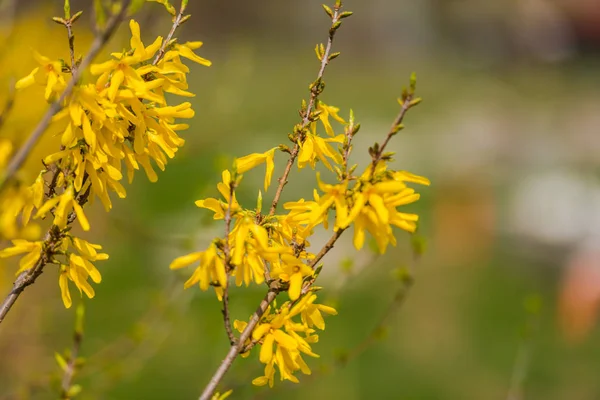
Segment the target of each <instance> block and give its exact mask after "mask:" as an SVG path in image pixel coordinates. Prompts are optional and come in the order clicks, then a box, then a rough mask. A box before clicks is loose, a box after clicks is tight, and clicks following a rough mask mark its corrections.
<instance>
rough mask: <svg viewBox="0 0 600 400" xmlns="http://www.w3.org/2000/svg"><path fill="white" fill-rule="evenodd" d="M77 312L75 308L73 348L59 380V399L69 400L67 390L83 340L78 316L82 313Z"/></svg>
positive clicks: (71, 382)
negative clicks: (60, 380)
mask: <svg viewBox="0 0 600 400" xmlns="http://www.w3.org/2000/svg"><path fill="white" fill-rule="evenodd" d="M79 313H80V311H79V310H77V317H76V322H75V332H74V333H73V348H72V349H71V354H70V357H69V362H68V364H67V368H66V369H65V373H64V375H63V379H62V382H61V389H62V393H61V399H63V400H69V399H70V398H71V395H70V394H69V391H70V390H71V386H72V385H73V378H74V377H75V372H76V369H77V357H78V356H79V351H80V350H81V342H82V341H83V330H82V329H81V326H80V325H82V323H83V322H82V321H79V319H80V318H83V314H82V315H79Z"/></svg>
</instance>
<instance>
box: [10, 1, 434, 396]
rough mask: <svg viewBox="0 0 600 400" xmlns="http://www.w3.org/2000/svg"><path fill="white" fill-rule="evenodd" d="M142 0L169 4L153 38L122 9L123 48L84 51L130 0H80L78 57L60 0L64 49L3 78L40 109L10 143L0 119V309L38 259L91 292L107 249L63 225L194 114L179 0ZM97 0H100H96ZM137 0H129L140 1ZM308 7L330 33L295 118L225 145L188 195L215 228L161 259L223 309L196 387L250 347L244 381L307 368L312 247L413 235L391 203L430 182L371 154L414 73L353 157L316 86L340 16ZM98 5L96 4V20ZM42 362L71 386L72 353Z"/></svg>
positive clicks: (67, 298)
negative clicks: (305, 177) (30, 126)
mask: <svg viewBox="0 0 600 400" xmlns="http://www.w3.org/2000/svg"><path fill="white" fill-rule="evenodd" d="M155 2H158V3H160V4H162V5H163V6H164V7H165V9H166V10H167V11H168V12H169V13H170V14H171V15H172V18H173V26H172V29H171V31H170V32H169V34H168V36H167V37H165V38H163V37H160V36H159V37H157V38H156V39H155V40H154V41H152V42H151V43H144V42H143V41H142V39H141V28H140V25H139V24H138V23H137V22H136V21H135V20H134V19H130V20H129V22H128V27H129V32H130V36H131V38H130V40H129V46H128V47H127V48H126V49H122V50H120V51H116V52H112V53H110V56H109V57H107V59H104V60H100V61H94V57H95V56H96V55H97V54H99V53H100V50H101V49H102V48H103V47H104V46H105V45H106V43H107V41H108V38H109V37H110V36H111V35H112V33H113V32H114V30H115V29H116V27H117V26H118V24H119V22H121V21H123V20H125V19H126V18H127V16H128V13H129V11H130V10H131V9H130V8H129V7H130V2H129V1H127V0H125V1H123V2H122V3H120V2H113V1H109V2H103V1H96V2H95V7H96V13H97V15H98V20H99V21H101V23H100V25H101V26H100V27H99V28H98V32H97V33H96V35H95V37H94V39H93V41H91V44H90V50H89V52H88V53H87V54H86V55H85V56H79V55H78V53H77V52H76V50H75V48H74V35H73V32H72V26H73V24H74V23H75V22H76V21H77V20H78V19H79V17H80V16H81V12H78V13H75V14H73V15H72V14H71V12H70V4H69V0H65V15H64V18H63V17H55V18H54V21H55V22H57V23H58V24H60V25H62V26H63V27H64V28H65V29H66V31H67V38H68V50H69V55H70V61H65V60H62V59H59V58H57V57H55V56H50V55H48V54H42V53H43V51H41V52H38V51H34V52H33V53H32V58H33V60H35V66H33V67H32V68H31V69H30V70H29V71H28V74H24V76H23V77H22V78H21V79H19V80H18V81H17V82H16V84H15V89H16V93H15V96H16V98H18V97H19V96H20V95H21V94H22V93H24V92H25V91H36V98H37V99H38V100H39V102H40V103H50V107H49V109H48V111H47V112H46V114H44V116H43V117H42V118H41V120H40V123H39V124H38V126H37V127H36V128H35V129H34V130H33V132H32V134H31V136H30V138H29V139H28V140H27V141H24V142H23V143H18V146H16V145H15V137H14V136H13V135H11V134H8V135H6V136H4V135H3V130H0V135H3V136H0V172H1V174H0V206H1V208H0V241H2V240H5V241H6V240H10V241H11V243H12V245H8V246H3V249H2V250H0V258H7V257H12V256H20V259H19V268H18V270H17V275H18V277H17V280H16V282H15V284H14V286H13V289H12V290H11V292H10V293H9V295H8V296H7V297H6V299H5V300H4V301H3V303H2V304H1V305H0V322H2V320H3V319H4V317H5V316H6V314H7V313H8V312H9V310H10V309H11V307H12V305H13V304H14V303H15V301H16V300H17V298H18V297H19V295H20V294H21V293H22V292H23V290H24V289H25V288H26V287H27V286H29V285H31V284H33V283H34V282H35V280H36V278H37V277H38V276H39V275H40V274H41V273H42V271H43V270H47V269H48V268H49V267H48V265H53V266H55V267H56V271H57V272H58V274H57V275H58V284H59V288H60V292H61V296H62V300H63V303H64V305H65V307H67V308H69V307H71V305H72V303H73V299H72V290H71V289H72V288H73V287H75V289H76V290H77V291H79V293H80V295H83V294H85V295H86V296H87V297H89V298H91V297H94V294H95V289H94V286H93V285H92V283H93V284H98V283H100V282H101V280H102V275H101V272H100V269H98V268H97V266H96V264H97V262H98V261H102V260H106V259H107V258H108V254H106V253H104V252H103V251H102V246H101V245H99V244H94V243H90V242H89V241H87V240H85V239H84V238H83V237H81V236H80V235H79V234H78V233H76V232H77V231H78V229H77V228H80V229H81V230H82V231H83V232H86V231H89V230H90V229H91V224H90V222H89V220H88V218H87V216H86V208H87V207H88V205H90V204H92V203H94V202H96V201H98V202H100V203H101V204H102V206H103V207H104V209H105V210H106V211H107V212H108V211H110V209H111V208H112V201H113V200H114V199H115V197H118V198H125V197H126V189H125V186H124V185H123V181H124V180H125V175H126V176H127V181H128V182H131V181H132V180H133V178H134V176H135V174H136V171H139V170H141V169H142V170H144V173H145V175H146V176H147V178H148V179H149V180H150V181H152V182H154V181H156V180H157V178H158V175H157V172H156V168H158V169H160V170H164V169H165V166H166V164H167V163H168V161H169V159H171V158H173V157H174V156H175V155H176V154H177V152H178V150H179V148H180V147H181V146H183V144H184V143H185V141H184V139H183V138H182V137H180V132H181V131H184V130H186V129H187V128H188V125H187V124H186V123H185V122H184V121H185V120H188V119H190V118H193V117H194V110H193V109H192V106H191V103H190V102H188V101H185V99H181V98H182V97H183V98H188V97H192V96H194V94H193V93H192V92H190V91H189V88H188V83H187V74H188V73H189V68H188V66H187V65H186V63H185V62H184V61H191V62H194V63H198V64H201V65H204V66H209V65H210V62H209V61H208V60H206V59H204V58H202V57H200V56H199V55H198V54H196V52H195V50H197V49H198V48H200V47H201V45H202V43H201V42H179V41H177V40H176V39H175V38H174V37H173V35H174V32H175V30H176V29H177V28H178V27H179V26H180V25H181V24H182V23H184V22H185V21H187V20H188V19H189V15H185V10H186V7H187V0H182V2H181V5H180V7H179V10H177V9H176V8H175V7H174V6H173V5H171V4H170V3H169V2H168V1H167V0H155ZM107 3H108V5H110V7H108V8H106V9H105V8H104V5H106V4H107ZM140 3H141V2H140V1H134V2H133V3H132V4H131V5H132V6H133V7H139V5H140ZM98 7H99V8H98ZM323 7H324V9H325V12H326V13H327V15H328V16H329V18H330V20H331V26H330V28H329V36H328V39H327V43H326V44H319V45H317V46H316V48H315V53H316V57H317V59H318V61H319V70H318V74H317V78H316V79H315V80H314V81H313V82H312V83H311V84H310V86H309V97H308V99H307V100H304V101H303V102H302V105H301V108H300V110H299V113H300V116H301V119H300V121H299V122H298V123H297V124H296V125H295V126H294V127H293V129H292V131H291V133H290V134H288V139H289V142H290V143H288V144H279V145H277V146H274V147H271V148H269V149H267V150H266V151H265V152H264V153H253V154H249V155H245V156H242V157H239V158H237V159H235V162H234V164H233V166H232V168H230V169H227V170H225V171H223V172H222V176H221V180H222V181H221V182H220V183H219V184H218V185H217V190H218V193H219V195H216V196H215V197H210V198H205V199H200V200H198V201H196V205H197V206H198V207H199V208H202V209H205V210H208V211H209V212H211V213H212V216H213V218H214V219H215V220H219V221H222V222H223V235H222V236H220V237H217V238H215V239H214V240H212V241H211V243H210V244H209V245H208V247H207V248H206V249H201V250H200V251H196V252H193V253H191V254H186V255H183V256H181V257H179V258H177V259H175V260H174V261H173V262H172V263H171V264H170V268H171V269H179V268H184V267H188V266H193V267H194V269H193V271H192V272H191V274H190V276H189V278H188V279H187V281H186V282H185V284H184V287H185V288H189V287H192V286H196V285H197V286H198V287H199V288H200V289H201V290H203V291H206V290H209V289H210V288H211V287H212V289H211V290H214V292H215V295H216V296H217V298H218V299H219V301H221V302H222V306H223V315H224V327H225V331H226V333H227V336H228V339H229V342H230V344H231V347H230V350H229V353H228V354H227V356H226V357H225V358H224V360H223V362H222V363H221V365H220V366H219V368H218V369H217V371H216V372H215V375H214V376H213V378H212V379H211V381H210V383H209V384H208V385H207V386H206V388H205V390H204V392H203V394H202V396H201V399H210V398H213V399H224V398H226V397H227V396H229V395H230V394H231V391H225V392H223V393H222V394H219V393H218V392H216V389H217V386H218V385H219V382H220V381H221V379H222V378H223V376H224V374H225V373H226V372H227V369H228V368H229V366H230V365H231V363H232V362H233V361H234V359H235V358H236V357H237V356H238V355H242V356H248V355H249V354H250V353H251V352H252V350H253V349H254V348H255V347H258V358H259V361H260V362H261V363H262V364H264V372H263V374H262V375H261V376H258V377H256V378H255V379H254V380H253V381H252V383H253V384H254V385H257V386H263V385H269V386H271V387H272V386H273V385H274V381H275V377H276V375H278V377H279V379H280V380H289V381H291V382H299V379H298V374H299V373H303V374H311V369H310V366H309V364H310V361H309V360H308V357H318V354H316V353H315V352H314V351H313V347H312V345H313V344H314V343H316V342H318V340H319V332H320V331H323V330H324V329H325V318H324V317H325V316H326V315H335V314H337V311H336V310H335V309H334V308H332V307H330V306H327V305H325V304H321V303H320V302H319V301H318V299H317V291H318V290H320V289H321V288H320V287H317V286H315V283H316V281H317V279H318V277H319V273H320V272H321V270H322V268H324V267H326V266H324V264H323V263H322V260H323V258H324V257H325V256H326V254H327V253H328V252H329V251H330V250H331V249H332V248H333V246H334V245H335V244H336V242H337V240H338V239H339V238H340V237H341V236H342V234H344V232H346V231H349V230H351V231H352V234H353V245H354V247H355V248H356V250H361V249H362V248H363V247H364V244H365V241H366V237H367V234H369V235H370V236H371V237H372V238H373V239H374V241H375V242H376V244H377V248H378V250H379V252H380V253H385V252H386V250H387V249H388V247H389V246H390V245H392V246H395V245H396V240H397V239H396V233H397V232H398V230H400V231H406V232H410V233H413V232H415V230H416V228H417V222H418V219H419V218H418V215H416V214H413V213H409V212H406V211H405V208H404V206H406V205H408V204H411V203H414V202H416V201H417V200H418V199H419V194H418V193H416V192H415V189H413V188H412V187H411V185H412V184H418V185H429V180H428V179H427V178H424V177H421V176H418V175H414V174H412V173H410V172H407V171H403V170H397V169H395V168H394V167H393V165H392V161H393V159H392V157H393V153H390V152H386V148H387V145H388V143H389V141H390V140H391V139H392V137H393V136H395V135H396V134H397V133H398V132H399V131H400V130H401V129H402V128H403V125H402V122H403V120H404V117H405V115H406V113H407V112H408V110H410V109H411V108H412V107H414V106H416V105H417V104H419V102H420V99H419V98H417V97H415V89H416V79H415V78H414V76H413V77H412V78H411V82H410V85H409V87H408V88H407V89H405V90H404V92H403V93H402V95H401V97H400V99H398V102H399V105H400V111H399V113H398V116H397V117H396V118H395V120H394V122H393V123H392V126H391V128H390V130H389V132H388V133H387V135H386V136H385V137H384V141H383V142H382V144H378V143H375V144H374V145H373V146H372V147H370V148H369V149H368V152H369V154H370V156H371V161H370V162H369V163H368V164H367V165H360V166H359V165H357V164H353V163H352V159H351V155H352V152H353V150H354V142H353V140H354V137H355V136H356V134H357V133H358V132H359V129H360V124H358V123H357V122H356V121H355V117H354V114H353V112H352V111H351V110H350V111H349V113H347V114H346V113H344V112H342V111H341V110H340V109H339V108H337V107H335V106H333V105H330V104H327V103H326V102H324V101H323V100H322V99H321V97H322V96H321V95H322V93H323V91H324V88H325V81H324V73H325V70H326V69H327V66H328V65H329V63H330V62H331V61H332V60H334V59H335V58H337V57H338V56H339V54H340V53H337V52H333V51H332V49H333V40H334V37H335V35H336V33H337V32H338V30H339V28H340V26H341V25H342V21H343V20H344V19H345V18H347V17H349V16H350V15H352V13H351V12H348V11H342V4H341V1H339V0H338V1H337V2H336V3H335V5H334V6H333V7H328V6H326V5H324V6H323ZM105 14H111V15H110V18H109V17H106V18H105ZM346 115H347V117H346ZM1 120H2V119H1V118H0V121H1ZM45 131H46V132H47V131H51V132H52V133H54V134H55V136H56V138H55V142H56V143H55V147H54V148H53V151H51V152H49V153H48V152H46V153H45V154H43V155H42V156H40V157H39V158H37V160H35V158H36V157H37V153H34V152H32V149H33V145H34V144H35V143H36V142H37V140H38V139H40V138H41V137H42V133H43V132H45ZM17 147H18V151H17ZM45 148H46V149H47V148H48V146H45ZM365 150H366V149H365ZM27 156H29V160H30V161H29V163H28V164H27V165H29V164H30V163H31V160H32V159H34V161H37V162H38V164H37V167H38V169H37V170H35V172H34V173H32V172H31V171H30V172H29V173H24V170H25V167H24V165H25V161H26V159H27ZM40 158H41V163H39V161H40ZM281 160H283V161H284V163H285V169H284V172H283V174H282V176H281V177H279V179H277V180H276V181H275V182H276V185H273V182H274V180H273V174H274V170H275V162H276V161H281ZM40 164H41V166H40ZM263 164H264V168H265V176H264V182H263V183H262V184H261V188H260V189H259V190H258V198H257V202H256V205H251V206H248V205H245V204H241V203H240V202H238V200H237V198H236V191H237V189H238V187H239V186H240V185H242V184H243V174H244V173H246V172H248V171H250V170H252V169H254V168H258V167H261V168H262V165H263ZM317 164H322V165H324V166H325V168H326V169H325V170H324V171H325V172H326V173H327V175H323V176H321V174H320V173H319V172H315V181H314V188H311V189H312V190H310V191H308V192H307V193H305V197H303V198H300V199H296V200H295V201H289V202H285V203H283V204H280V199H281V195H282V192H283V190H284V188H285V186H286V184H287V183H288V181H289V180H290V178H291V176H292V172H293V170H294V169H303V168H307V167H310V168H311V169H312V170H316V168H317ZM263 190H264V193H265V194H266V193H269V194H272V201H271V203H270V205H269V207H267V206H264V205H263V203H264V201H263ZM44 221H46V222H45V223H44ZM41 227H43V228H44V229H42V228H41ZM317 229H319V230H326V231H329V232H331V237H330V239H329V240H328V241H326V242H324V243H319V241H318V240H317V239H315V237H314V234H315V232H316V231H317ZM53 268H54V267H53ZM233 283H234V284H235V286H236V287H242V286H244V287H249V286H251V285H259V286H263V285H264V288H265V289H266V291H267V293H266V295H265V297H264V299H263V300H262V302H261V303H260V304H259V306H258V308H257V310H256V312H255V313H254V314H252V315H251V316H250V318H249V319H247V320H239V319H233V318H232V316H231V315H230V311H229V305H228V302H229V297H230V295H231V293H230V289H231V284H233ZM280 296H281V297H280ZM81 313H83V311H81ZM79 320H80V319H78V321H79ZM78 324H79V322H78ZM78 326H79V325H78ZM77 332H79V333H77ZM81 332H82V330H81V327H79V328H77V329H76V335H75V343H76V348H77V349H78V346H79V345H78V344H79V342H80V341H81ZM57 360H58V362H59V364H60V365H61V368H62V369H63V370H64V371H65V373H66V374H67V375H65V376H66V378H65V382H66V383H64V384H63V398H70V397H72V396H73V394H72V393H71V392H73V393H74V392H76V391H77V390H76V389H74V388H75V386H71V381H72V376H73V371H74V368H75V361H76V359H75V358H73V357H71V360H66V359H65V358H64V357H63V356H60V355H59V356H57ZM69 371H70V372H69ZM70 393H71V394H70Z"/></svg>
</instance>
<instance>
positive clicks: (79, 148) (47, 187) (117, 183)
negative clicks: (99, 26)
mask: <svg viewBox="0 0 600 400" xmlns="http://www.w3.org/2000/svg"><path fill="white" fill-rule="evenodd" d="M129 29H130V31H131V40H130V48H129V49H126V50H124V51H122V52H117V53H112V54H111V58H110V59H109V60H107V61H105V62H102V63H99V64H93V65H91V67H90V68H89V72H90V73H91V75H92V76H95V77H96V79H95V81H93V82H88V83H78V84H77V85H76V86H75V87H74V89H73V91H72V93H71V94H70V96H68V97H67V99H66V101H65V103H64V104H62V106H63V108H62V110H61V111H60V112H58V113H57V114H56V115H55V116H54V117H53V120H52V124H53V127H55V129H58V130H59V132H60V133H59V136H60V142H61V148H60V150H59V151H57V152H55V153H53V154H50V155H48V156H47V157H45V158H44V160H43V163H44V169H43V170H42V172H41V173H40V174H39V176H38V178H37V179H36V181H35V182H34V183H33V184H32V185H31V186H30V187H26V186H23V185H16V186H14V187H9V188H7V190H6V192H5V193H3V194H2V196H0V205H3V203H2V202H4V201H6V204H7V205H6V208H4V206H3V207H2V211H0V228H2V231H1V233H2V235H3V236H5V237H6V238H9V239H13V238H14V240H13V246H12V247H9V248H6V249H4V250H2V251H0V257H8V256H12V255H17V254H25V256H24V257H23V258H22V259H21V261H20V268H19V271H18V272H19V273H20V272H23V271H26V270H29V269H31V268H33V267H35V266H36V264H38V263H43V264H44V265H45V264H56V265H58V266H59V286H60V289H61V294H62V299H63V302H64V304H65V306H66V307H70V306H71V304H72V300H71V294H70V291H69V284H73V285H74V286H75V287H76V288H77V290H79V292H80V293H85V294H86V295H87V296H88V297H93V296H94V289H93V288H92V286H91V285H90V284H89V279H91V281H93V282H94V283H99V282H100V281H101V279H102V278H101V275H100V272H99V271H98V269H96V267H95V265H94V264H95V263H96V261H101V260H105V259H107V258H108V255H107V254H104V253H100V252H98V250H100V249H101V247H100V246H99V245H95V244H90V243H88V242H87V241H85V240H83V239H81V238H79V237H77V236H75V235H74V234H73V233H72V232H71V231H70V224H71V223H72V222H73V221H74V220H75V219H77V220H78V222H79V225H80V226H81V228H82V229H83V230H84V231H87V230H89V229H90V223H89V222H88V218H87V217H86V214H85V212H84V205H85V204H86V203H88V202H94V201H95V200H96V199H97V200H99V201H100V202H101V203H102V204H103V206H104V208H105V209H106V211H108V210H110V209H111V207H112V200H111V195H110V193H111V192H114V193H116V195H117V196H118V197H120V198H124V197H125V196H126V190H125V188H124V187H123V184H122V180H123V179H124V175H125V174H126V175H127V178H128V180H129V182H131V181H132V179H133V176H134V173H135V171H136V170H139V169H143V170H144V171H145V173H146V175H147V177H148V179H149V180H150V181H156V180H157V174H156V171H155V166H156V167H158V168H159V169H161V170H164V168H165V165H166V164H167V162H168V160H169V159H170V158H173V157H174V156H175V154H176V152H177V151H178V149H179V148H180V147H181V146H183V144H184V143H185V141H184V140H183V139H182V138H181V137H180V136H179V133H178V132H180V131H182V130H185V129H187V127H188V125H187V124H184V123H181V122H180V120H181V119H189V118H192V117H193V116H194V110H193V109H192V106H191V104H190V103H189V102H187V101H183V102H176V100H175V102H173V101H174V98H173V97H168V98H167V97H166V95H167V94H170V95H175V96H181V97H185V98H188V97H192V96H194V94H193V93H191V92H189V91H188V84H187V74H188V73H189V68H188V67H187V66H186V65H185V64H184V63H183V62H182V60H183V59H187V60H190V61H193V62H195V63H198V64H201V65H204V66H209V65H210V61H208V60H206V59H204V58H202V57H200V56H198V55H197V54H195V53H194V50H196V49H198V48H199V47H200V46H201V45H202V43H201V42H187V43H183V44H177V43H170V44H167V43H163V38H162V37H160V36H159V37H157V38H156V39H155V40H154V41H153V42H152V43H151V44H149V45H147V46H146V45H145V44H144V43H143V42H142V40H141V37H140V26H139V24H138V23H137V22H136V21H134V20H131V21H130V22H129ZM34 57H35V59H36V61H37V63H38V64H39V66H37V67H36V68H35V69H33V71H31V73H30V74H29V75H28V76H26V77H24V78H22V79H20V80H19V81H18V82H17V83H16V88H17V89H19V90H23V89H26V88H28V87H30V86H32V85H39V86H42V87H44V98H45V100H48V101H51V100H54V99H57V98H58V97H59V96H60V94H61V93H62V92H63V91H64V90H65V87H66V86H67V82H68V81H69V79H73V78H70V74H71V73H72V72H73V69H74V68H75V67H76V66H71V67H68V68H65V67H64V65H63V64H64V62H63V64H61V61H59V60H52V59H50V58H48V57H45V56H43V55H40V54H38V53H37V52H36V53H34ZM9 146H10V142H8V144H7V142H4V141H1V140H0V170H1V169H2V167H3V165H4V164H5V163H6V160H7V158H8V156H7V154H10V153H11V149H10V147H9ZM9 191H13V192H15V191H16V192H15V193H8V192H9ZM5 199H6V200H5ZM31 216H33V218H35V219H43V218H49V219H51V220H52V225H51V227H50V229H49V230H48V233H47V235H46V236H45V237H44V239H42V240H38V241H29V240H26V239H28V238H32V237H34V236H33V235H31V234H30V235H26V233H27V232H26V231H25V232H21V234H19V232H18V225H17V221H20V223H21V224H22V225H23V226H25V227H26V226H28V221H29V219H30V217H31ZM18 236H21V237H22V238H18ZM208 257H209V255H207V256H206V257H205V258H207V259H208ZM212 260H213V261H214V260H216V258H214V257H213V259H212ZM208 263H209V261H206V262H205V264H206V265H208ZM213 264H214V262H213ZM211 271H212V272H211ZM208 272H210V273H213V274H214V273H218V272H219V269H218V268H213V269H212V270H210V271H208ZM194 279H197V280H201V279H200V278H194ZM214 279H216V280H219V279H221V281H223V276H221V277H219V276H218V275H214Z"/></svg>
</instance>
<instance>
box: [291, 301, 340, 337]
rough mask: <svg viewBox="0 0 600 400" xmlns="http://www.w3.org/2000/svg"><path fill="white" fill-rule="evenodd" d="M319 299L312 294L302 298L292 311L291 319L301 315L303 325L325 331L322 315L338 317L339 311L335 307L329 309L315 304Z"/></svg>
mask: <svg viewBox="0 0 600 400" xmlns="http://www.w3.org/2000/svg"><path fill="white" fill-rule="evenodd" d="M316 299H317V295H316V294H314V293H313V294H310V295H307V296H305V297H304V298H302V300H300V301H299V302H298V304H296V305H295V306H294V307H293V308H292V309H291V311H290V317H293V316H295V315H297V314H300V315H301V317H302V323H303V324H305V325H306V326H308V327H309V328H312V327H313V326H316V327H317V328H319V329H321V330H324V329H325V320H324V319H323V315H322V314H321V313H326V314H329V315H337V311H336V310H335V308H333V307H329V306H326V305H323V304H314V302H315V300H316Z"/></svg>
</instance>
